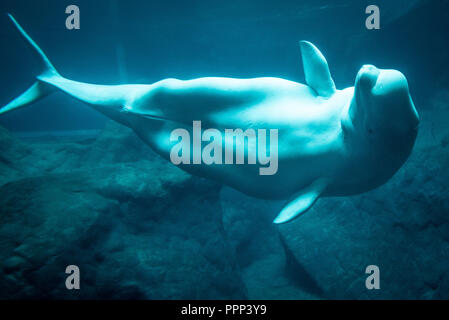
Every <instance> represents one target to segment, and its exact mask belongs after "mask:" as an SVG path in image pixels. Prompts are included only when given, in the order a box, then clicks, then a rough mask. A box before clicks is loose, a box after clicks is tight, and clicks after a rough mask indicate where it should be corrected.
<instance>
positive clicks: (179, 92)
mask: <svg viewBox="0 0 449 320" xmlns="http://www.w3.org/2000/svg"><path fill="white" fill-rule="evenodd" d="M9 17H10V18H11V20H12V22H13V23H14V24H15V26H16V27H17V29H18V30H19V32H20V34H21V35H22V37H23V38H24V39H25V40H26V43H27V44H28V46H29V47H30V49H31V51H32V52H33V53H34V54H35V56H36V57H37V59H38V61H39V62H40V66H41V73H40V74H39V75H37V77H36V80H35V82H34V84H33V85H32V86H31V87H30V88H29V89H28V90H26V91H25V92H24V93H23V94H22V95H20V96H19V97H17V98H16V99H14V100H13V101H11V102H10V103H9V104H7V105H6V106H4V107H3V108H1V109H0V114H4V113H7V112H10V111H13V110H16V109H18V108H20V107H23V106H26V105H29V104H31V103H33V102H35V101H37V100H39V99H41V98H43V97H45V96H47V95H49V94H51V93H52V92H56V91H58V90H59V91H62V92H65V93H66V94H68V95H69V96H71V97H73V98H75V99H78V100H80V101H82V102H84V103H86V104H87V105H89V106H91V107H92V108H94V109H95V110H97V111H99V112H101V113H102V114H104V115H105V116H106V117H109V118H111V119H112V120H114V121H116V122H118V123H120V124H122V125H124V126H127V127H129V128H131V129H132V130H134V132H135V133H136V134H137V135H138V136H139V137H140V138H141V140H142V141H143V142H144V143H146V144H148V145H149V146H150V147H151V148H152V149H153V150H154V151H155V152H156V153H158V154H159V155H160V156H162V157H164V158H165V159H167V160H168V161H171V162H173V163H174V164H175V165H177V166H179V167H180V168H181V169H182V170H184V171H186V172H188V173H190V174H193V175H196V176H199V177H204V178H208V179H213V180H216V181H218V182H220V183H222V184H224V185H228V186H230V187H232V188H234V189H237V190H239V191H241V192H243V193H245V194H247V195H250V196H253V197H257V198H263V199H273V200H275V199H276V200H285V201H286V203H285V206H284V207H283V208H282V209H281V211H280V213H279V214H278V215H277V217H276V218H275V219H274V223H277V224H279V223H285V222H288V221H291V220H292V219H294V218H296V217H298V216H299V215H301V214H302V213H304V212H306V211H307V210H308V209H309V208H311V207H312V206H313V204H314V203H315V202H316V201H317V199H319V198H320V197H331V196H340V197H341V196H350V195H355V194H360V193H363V192H366V191H369V190H372V189H374V188H376V187H379V186H381V185H383V184H385V183H386V182H387V181H388V180H389V179H390V178H391V177H392V176H393V175H394V174H395V173H396V172H397V171H398V170H399V168H401V166H402V165H403V164H404V163H405V161H406V160H407V158H408V157H409V155H410V153H411V151H412V148H413V145H414V143H415V139H416V136H417V132H418V126H419V116H418V113H417V111H416V108H415V106H414V103H413V101H412V98H411V96H410V93H409V87H408V83H407V79H406V77H405V76H404V75H403V74H402V73H401V72H399V71H396V70H390V69H380V68H377V67H375V66H373V65H364V66H363V67H362V68H361V69H360V71H359V72H358V74H357V76H356V78H355V84H354V86H353V87H349V88H345V89H342V90H339V89H337V88H336V86H335V84H334V81H333V79H332V77H331V73H330V71H329V67H328V63H327V61H326V59H325V57H324V56H323V54H322V53H321V52H320V51H319V50H318V48H317V47H316V46H315V45H313V44H312V43H310V42H308V41H301V42H300V51H301V56H302V63H303V69H304V74H305V82H306V83H305V84H301V83H297V82H294V81H290V80H285V79H281V78H275V77H261V78H253V79H236V78H223V77H204V78H197V79H192V80H179V79H172V78H169V79H164V80H161V81H158V82H156V83H153V84H124V85H98V84H88V83H84V82H78V81H74V80H71V79H68V78H66V77H64V76H62V75H61V74H59V73H58V72H57V71H56V69H55V67H54V66H53V65H52V63H51V62H50V60H49V59H48V58H47V56H46V55H45V54H44V52H43V51H42V50H41V49H40V48H39V46H38V45H37V44H36V43H35V42H34V41H33V40H32V39H31V38H30V37H29V35H28V34H27V33H26V32H25V31H24V29H23V28H22V27H21V26H20V25H19V24H18V23H17V21H16V20H15V19H14V18H13V17H12V16H11V15H9ZM268 154H269V155H268ZM234 158H235V159H236V160H235V161H233V159H234ZM245 158H247V159H248V160H247V161H246V163H245Z"/></svg>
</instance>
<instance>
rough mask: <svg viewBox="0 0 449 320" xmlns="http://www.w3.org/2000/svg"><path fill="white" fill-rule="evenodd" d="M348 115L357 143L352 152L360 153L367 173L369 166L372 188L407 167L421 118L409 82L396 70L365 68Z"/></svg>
mask: <svg viewBox="0 0 449 320" xmlns="http://www.w3.org/2000/svg"><path fill="white" fill-rule="evenodd" d="M348 115H349V117H348V118H349V119H350V123H351V127H352V132H353V134H352V135H351V136H352V137H353V139H352V141H353V143H356V144H357V147H356V148H353V149H356V150H359V160H361V161H363V162H365V168H364V169H365V170H366V169H367V167H366V165H368V168H369V172H370V173H369V175H370V177H369V178H368V177H367V179H368V180H370V181H371V183H372V186H370V187H369V188H368V189H371V188H372V187H376V186H378V185H381V184H383V183H385V182H386V181H387V180H388V179H389V178H390V177H391V176H392V175H393V174H394V173H395V172H396V171H397V170H398V169H399V168H400V167H401V166H402V165H403V164H404V162H405V161H406V160H407V158H408V156H409V155H410V153H411V150H412V148H413V145H414V143H415V140H416V137H417V132H418V125H419V115H418V112H417V111H416V108H415V105H414V103H413V100H412V98H411V96H410V92H409V87H408V83H407V79H406V78H405V76H404V75H403V74H402V73H401V72H399V71H396V70H386V69H378V68H376V67H375V66H373V65H365V66H363V67H362V68H361V69H360V71H359V72H358V74H357V77H356V80H355V87H354V97H353V99H352V101H351V104H350V106H349V110H348ZM360 158H362V159H360ZM367 174H368V173H367Z"/></svg>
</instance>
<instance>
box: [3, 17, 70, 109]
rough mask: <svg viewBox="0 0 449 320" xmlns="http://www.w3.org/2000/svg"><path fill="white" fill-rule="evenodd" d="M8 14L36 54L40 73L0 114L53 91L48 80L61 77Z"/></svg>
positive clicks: (27, 103)
mask: <svg viewBox="0 0 449 320" xmlns="http://www.w3.org/2000/svg"><path fill="white" fill-rule="evenodd" d="M8 16H9V18H10V19H11V20H12V22H13V23H14V25H15V26H16V28H17V30H18V31H19V33H20V35H21V36H22V38H23V39H24V40H25V42H26V43H27V45H28V46H29V47H30V48H31V49H32V52H33V53H34V55H35V56H37V58H38V60H39V61H40V64H41V73H40V74H39V75H38V76H37V77H36V82H34V83H33V85H32V86H31V87H30V88H29V89H28V90H26V91H25V92H24V93H22V94H21V95H20V96H18V97H17V98H15V99H14V100H12V101H11V102H10V103H8V104H7V105H6V106H4V107H3V108H1V109H0V114H4V113H6V112H9V111H11V110H15V109H18V108H21V107H23V106H26V105H29V104H31V103H33V102H35V101H37V100H39V99H42V98H43V97H45V96H47V95H49V94H50V93H52V92H54V91H55V90H56V88H54V87H53V86H52V85H51V84H49V83H48V81H49V80H51V79H52V78H53V79H54V78H61V76H60V75H59V73H58V72H57V71H56V69H55V68H54V67H53V65H52V64H51V62H50V60H49V59H48V58H47V56H46V55H45V53H44V52H43V51H42V50H41V48H39V46H38V45H37V44H36V43H35V42H34V41H33V39H31V38H30V36H29V35H28V34H27V33H26V32H25V30H24V29H23V28H22V27H21V26H20V24H19V23H18V22H17V21H16V19H14V17H13V16H12V15H11V14H8Z"/></svg>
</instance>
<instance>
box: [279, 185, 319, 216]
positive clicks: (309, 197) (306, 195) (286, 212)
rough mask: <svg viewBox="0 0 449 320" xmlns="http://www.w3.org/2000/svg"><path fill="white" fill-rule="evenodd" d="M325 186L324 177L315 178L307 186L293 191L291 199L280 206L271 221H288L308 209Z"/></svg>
mask: <svg viewBox="0 0 449 320" xmlns="http://www.w3.org/2000/svg"><path fill="white" fill-rule="evenodd" d="M326 187H327V181H326V179H317V180H315V181H314V182H313V183H312V184H310V185H309V186H307V187H305V188H303V189H301V190H300V191H299V192H297V193H295V195H294V196H293V200H291V201H289V202H288V203H287V205H285V206H284V208H282V210H281V212H280V213H279V215H278V216H277V217H276V219H274V221H273V223H276V224H281V223H285V222H289V221H291V220H293V219H295V218H296V217H298V216H299V215H300V214H302V213H304V212H306V211H307V210H309V209H310V208H311V207H312V205H313V204H314V203H315V202H316V200H317V199H318V198H319V196H320V195H321V194H322V193H323V191H324V190H325V189H326Z"/></svg>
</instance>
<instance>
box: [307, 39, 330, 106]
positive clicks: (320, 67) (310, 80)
mask: <svg viewBox="0 0 449 320" xmlns="http://www.w3.org/2000/svg"><path fill="white" fill-rule="evenodd" d="M299 44H300V46H301V57H302V64H303V69H304V75H305V78H306V82H307V84H308V85H309V86H310V87H311V88H312V89H313V90H315V91H316V93H317V94H318V95H320V96H322V97H326V98H327V97H330V96H332V95H333V94H334V93H335V91H336V88H335V83H334V80H332V76H331V73H330V71H329V66H328V64H327V61H326V58H325V57H324V56H323V54H322V53H321V51H320V50H318V48H317V47H315V46H314V45H313V44H312V43H310V42H308V41H301V42H300V43H299Z"/></svg>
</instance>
